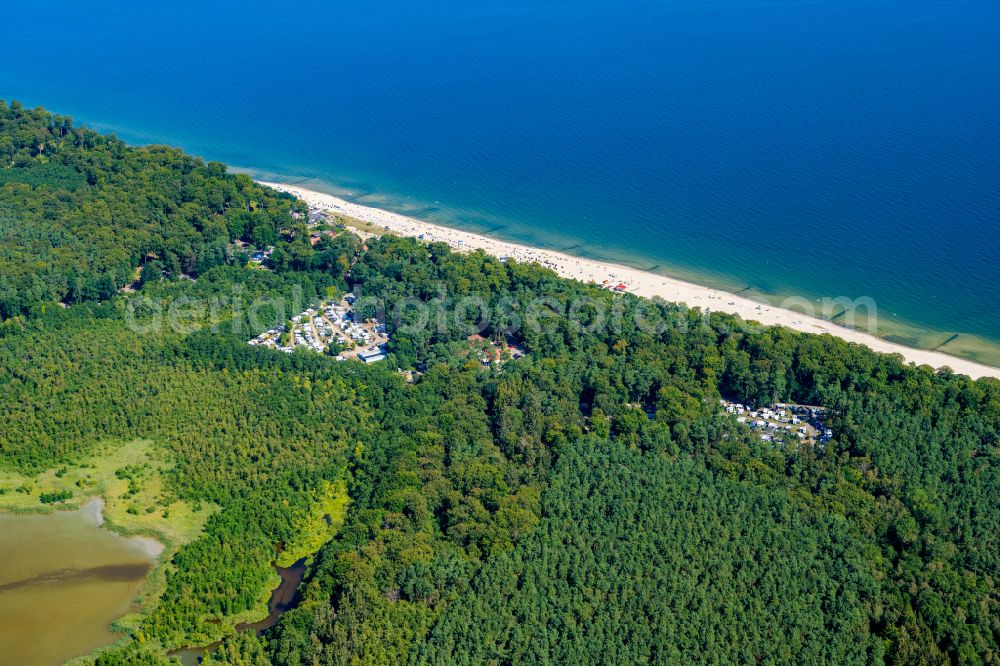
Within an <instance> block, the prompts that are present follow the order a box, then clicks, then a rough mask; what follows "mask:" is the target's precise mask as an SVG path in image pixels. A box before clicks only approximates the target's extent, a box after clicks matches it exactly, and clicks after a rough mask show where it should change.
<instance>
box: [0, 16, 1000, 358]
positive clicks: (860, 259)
mask: <svg viewBox="0 0 1000 666" xmlns="http://www.w3.org/2000/svg"><path fill="white" fill-rule="evenodd" d="M9 4H10V6H8V7H6V8H5V10H4V14H5V18H4V21H3V25H2V26H0V37H2V43H3V44H4V47H5V48H4V57H3V58H0V98H6V99H11V98H18V99H21V100H23V101H25V103H27V104H30V105H36V104H37V105H44V106H46V107H49V108H51V109H53V110H55V111H59V112H63V113H67V114H69V115H72V116H74V117H75V118H77V119H79V120H82V121H85V122H87V123H89V124H91V125H94V126H96V127H99V128H102V129H110V130H114V131H116V132H118V133H119V134H120V135H121V136H122V137H123V138H125V139H126V140H129V141H132V142H165V143H170V144H173V145H179V146H182V147H184V148H185V149H187V150H189V151H192V152H194V153H196V154H199V155H203V156H205V157H207V158H210V159H219V160H224V161H227V162H229V163H231V164H235V165H240V166H246V167H253V168H255V169H257V170H258V171H259V172H260V173H269V174H271V175H274V174H278V175H281V176H283V177H285V178H286V179H289V180H292V179H296V178H305V177H314V178H316V180H313V181H309V182H308V183H306V184H307V185H308V186H311V187H316V188H318V189H322V188H326V189H328V190H330V191H333V192H336V193H344V192H349V193H351V194H354V195H367V196H365V197H363V198H361V199H360V201H361V202H367V203H371V204H373V205H382V206H385V207H390V208H394V209H397V210H401V211H404V212H409V213H411V214H412V213H416V214H418V215H421V216H424V217H427V218H429V219H434V220H436V221H444V222H448V223H450V224H453V225H458V226H463V227H467V228H470V229H474V230H480V231H482V230H489V231H492V232H493V233H495V234H496V235H500V236H504V237H507V238H511V239H514V240H521V241H526V242H529V243H533V244H538V245H545V246H550V247H558V248H563V249H566V248H571V250H570V251H572V252H575V253H578V254H582V255H585V256H599V257H603V258H608V259H614V260H618V261H626V262H629V263H631V264H634V265H636V266H639V267H644V268H652V267H654V266H655V267H657V270H661V271H664V272H667V273H669V274H672V275H676V276H679V277H684V278H688V279H696V280H700V281H703V282H708V283H711V284H714V285H717V286H722V287H726V288H729V289H733V290H736V289H742V288H744V287H751V292H749V293H751V294H756V295H758V296H759V295H761V294H780V295H788V294H799V295H803V296H805V297H807V298H809V299H814V298H817V297H821V296H848V297H850V298H857V297H862V296H870V297H872V298H874V299H875V300H876V301H877V303H878V305H879V313H880V317H881V319H880V324H882V329H883V332H895V333H896V334H897V335H899V336H905V337H907V338H908V339H909V340H910V341H911V342H915V343H919V344H923V345H925V346H933V345H934V344H937V343H938V342H942V341H944V340H945V339H947V338H948V337H949V335H951V334H952V333H954V332H959V333H962V334H964V335H963V336H961V337H960V338H959V340H956V341H954V342H952V343H950V346H949V347H948V348H947V349H948V350H951V351H953V352H960V351H962V349H963V347H962V345H963V343H966V347H965V348H964V349H965V352H966V353H967V354H969V355H973V356H975V355H976V354H977V353H978V355H979V358H981V359H985V360H989V359H994V358H995V359H997V360H994V362H998V360H1000V355H996V356H990V355H988V354H995V350H994V351H993V352H983V350H982V349H981V348H979V341H980V340H977V338H978V339H986V340H988V341H991V342H994V343H998V342H1000V314H998V311H997V306H998V305H1000V260H998V258H997V251H998V245H1000V39H998V35H1000V3H998V2H997V1H996V0H831V1H809V0H802V1H800V0H739V1H735V0H733V1H714V0H660V1H656V2H654V1H649V0H634V1H630V0H617V1H615V2H610V1H608V0H604V1H601V2H591V1H587V0H582V1H577V2H560V1H548V2H545V1H541V0H503V1H501V0H480V1H477V2H468V1H467V0H464V1H462V2H457V1H451V0H449V1H445V2H430V3H417V2H412V0H369V2H365V3H346V2H320V1H319V0H313V1H310V2H303V1H293V2H283V3H276V2H273V0H271V1H269V2H262V1H259V0H241V1H240V2H236V1H222V2H213V1H211V0H199V1H198V2H189V1H187V0H181V1H176V0H175V1H172V2H152V1H147V2H127V1H124V0H123V1H121V2H114V1H110V0H95V1H93V2H87V3H84V2H81V1H79V0H74V1H68V0H52V1H50V2H45V3H23V2H22V3H9ZM893 316H894V317H895V318H896V319H898V320H900V321H905V322H910V323H912V324H917V325H919V326H920V327H921V329H922V330H916V329H913V328H909V329H905V330H904V329H902V328H894V327H893V325H892V322H890V321H889V318H892V317H893ZM977 350H978V351H977ZM984 354H986V355H984Z"/></svg>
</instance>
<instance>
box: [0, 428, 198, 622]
mask: <svg viewBox="0 0 1000 666" xmlns="http://www.w3.org/2000/svg"><path fill="white" fill-rule="evenodd" d="M169 466H170V463H168V462H166V461H165V460H164V459H163V457H162V455H161V454H160V452H159V451H158V450H157V449H156V448H155V447H154V446H153V444H152V442H150V441H149V440H134V441H131V442H124V443H122V442H107V443H105V444H103V445H102V446H100V447H98V448H97V449H95V450H93V451H91V452H90V453H89V454H88V455H86V456H84V457H81V458H78V459H76V460H74V461H73V462H67V463H65V464H62V465H59V466H57V467H54V468H52V469H49V470H47V471H45V472H42V473H40V474H37V475H34V476H28V475H25V474H21V473H19V472H15V471H10V470H0V511H4V512H8V513H27V512H40V513H47V512H52V511H65V510H73V509H78V508H79V507H81V506H82V505H84V504H85V503H86V502H87V501H88V500H89V499H90V498H93V497H100V498H102V499H103V500H104V520H105V524H106V526H107V527H108V528H110V529H112V530H114V531H115V532H118V533H120V534H123V535H126V536H146V537H151V538H153V539H155V540H157V541H158V542H160V543H161V544H163V546H164V552H163V554H162V555H161V556H160V558H159V562H160V565H159V566H157V567H156V568H155V569H154V570H153V571H152V572H151V573H150V576H149V579H148V581H147V584H146V585H145V586H144V587H143V592H142V596H141V597H140V599H139V600H138V606H139V607H140V608H144V607H145V606H146V605H147V604H148V603H150V602H152V601H155V600H156V599H157V598H159V596H160V594H161V593H162V591H163V587H164V585H165V584H166V568H167V566H169V565H168V564H167V563H168V562H169V561H170V557H171V556H172V554H173V553H174V552H176V550H177V549H178V548H180V547H181V546H182V545H183V544H185V543H187V542H188V541H191V540H192V539H194V538H195V537H196V536H197V535H198V534H199V533H200V532H201V530H202V527H203V526H204V525H205V521H206V520H208V517H209V516H210V515H211V514H212V512H213V511H214V510H215V507H213V506H208V507H206V506H204V505H203V506H201V507H194V506H191V505H190V504H189V503H187V502H184V501H181V500H178V499H176V498H174V497H172V496H171V495H170V493H168V492H166V491H165V489H164V486H163V476H162V474H163V472H164V471H165V470H166V469H168V468H169ZM135 621H136V617H135V616H134V615H130V616H126V617H124V618H122V619H121V620H119V621H118V622H117V623H116V625H121V626H122V627H125V626H129V625H130V624H131V623H133V622H135Z"/></svg>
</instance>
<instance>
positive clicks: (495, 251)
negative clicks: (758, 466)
mask: <svg viewBox="0 0 1000 666" xmlns="http://www.w3.org/2000/svg"><path fill="white" fill-rule="evenodd" d="M257 182H258V183H260V184H261V185H264V186H266V187H271V188H274V189H276V190H278V191H280V192H287V193H289V194H292V195H294V196H296V197H298V198H300V199H302V200H303V201H305V202H307V203H309V204H311V205H314V206H317V207H319V208H323V209H326V210H329V211H331V212H333V213H335V214H336V213H341V214H343V215H347V216H349V217H352V218H355V219H357V220H360V221H361V222H365V223H367V224H370V225H373V226H377V227H380V228H382V229H384V230H386V231H387V232H389V233H393V234H396V235H399V236H412V237H420V238H421V240H425V241H429V242H430V241H440V242H445V243H447V244H448V245H450V246H451V247H452V249H454V250H458V251H472V250H483V251H484V252H486V253H487V254H490V255H493V256H495V257H498V258H499V257H511V258H513V259H516V260H517V261H520V262H537V263H539V264H541V265H543V266H545V267H547V268H550V269H552V270H554V271H555V272H556V273H557V274H559V275H560V276H561V277H565V278H570V279H574V280H579V281H581V282H592V283H596V284H615V285H617V284H619V283H621V284H625V285H627V289H626V291H627V292H628V293H632V294H635V295H637V296H643V297H646V298H652V297H654V296H659V297H660V298H662V299H664V300H665V301H670V302H677V303H682V304H684V305H686V306H688V307H698V308H701V309H702V310H712V311H715V312H724V313H727V314H734V315H739V316H740V317H742V318H743V319H744V320H747V321H756V322H759V323H761V324H764V325H766V326H784V327H786V328H790V329H793V330H796V331H800V332H803V333H819V334H821V333H829V334H830V335H833V336H836V337H838V338H841V339H844V340H847V341H848V342H856V343H859V344H863V345H865V346H867V347H869V348H870V349H873V350H874V351H877V352H881V353H888V354H900V355H901V356H902V357H903V358H904V359H905V360H906V361H907V362H910V363H915V364H916V365H929V366H931V367H933V368H935V369H937V368H941V367H942V366H947V367H949V368H951V370H952V371H953V372H955V373H957V374H963V375H968V376H970V377H972V378H973V379H979V378H980V377H994V378H997V379H1000V368H997V367H993V366H989V365H986V364H983V363H977V362H975V361H970V360H967V359H964V358H961V357H958V356H952V355H950V354H946V353H944V352H939V351H930V350H924V349H917V348H915V347H908V346H906V345H902V344H899V343H896V342H890V341H888V340H885V339H882V338H880V337H878V336H875V335H872V334H870V333H865V332H862V331H859V330H855V329H850V328H847V327H844V326H840V325H838V324H836V323H833V322H831V321H827V320H825V319H820V318H819V317H814V316H810V315H806V314H802V313H799V312H795V311H793V310H787V309H783V308H779V307H776V306H772V305H767V304H763V303H759V302H757V301H754V300H751V299H749V298H746V297H743V296H739V295H736V294H733V293H730V292H727V291H724V290H721V289H715V288H712V287H706V286H702V285H698V284H694V283H691V282H685V281H683V280H679V279H677V278H671V277H667V276H665V275H658V274H656V273H650V272H647V271H643V270H639V269H636V268H630V267H628V266H622V265H620V264H614V263H611V262H605V261H597V260H594V259H585V258H583V257H576V256H573V255H569V254H565V253H562V252H558V251H555V250H544V249H540V248H534V247H529V246H527V245H521V244H518V243H512V242H508V241H502V240H498V239H495V238H491V237H489V236H484V235H482V234H477V233H473V232H469V231H462V230H460V229H455V228H452V227H446V226H443V225H440V224H435V223H432V222H424V221H422V220H418V219H415V218H412V217H407V216H405V215H401V214H399V213H393V212H391V211H387V210H382V209H380V208H372V207H370V206H364V205H361V204H356V203H352V202H350V201H347V200H346V199H342V198H340V197H336V196H333V195H331V194H325V193H322V192H317V191H315V190H310V189H308V188H305V187H300V186H298V185H286V184H283V183H275V182H269V181H257ZM372 235H375V234H372ZM797 300H798V302H800V303H801V302H805V301H804V300H803V299H797Z"/></svg>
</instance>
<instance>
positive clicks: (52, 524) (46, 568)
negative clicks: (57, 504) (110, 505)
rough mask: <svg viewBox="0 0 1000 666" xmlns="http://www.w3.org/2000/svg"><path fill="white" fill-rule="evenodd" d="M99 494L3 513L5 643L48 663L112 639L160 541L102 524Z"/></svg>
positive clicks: (0, 646) (0, 562)
mask: <svg viewBox="0 0 1000 666" xmlns="http://www.w3.org/2000/svg"><path fill="white" fill-rule="evenodd" d="M101 508H102V505H101V503H100V502H99V501H97V500H94V501H91V502H89V503H88V504H86V505H85V506H84V507H83V508H81V509H78V510H76V511H63V512H56V513H52V514H0V651H2V655H3V657H2V661H3V662H4V663H10V664H19V665H20V666H47V665H50V664H58V663H61V662H62V661H64V660H66V659H69V658H72V657H75V656H79V655H82V654H86V653H87V652H90V651H91V650H94V649H95V648H98V647H101V646H102V645H107V644H109V643H113V642H114V641H115V640H116V639H117V638H118V637H117V635H116V634H115V633H114V632H112V631H111V627H110V625H111V623H112V622H113V621H114V620H116V619H118V618H120V617H121V616H122V615H124V614H126V613H127V612H129V610H130V609H131V607H132V602H133V600H134V599H135V597H136V595H137V594H139V592H140V590H141V589H142V585H143V583H144V582H145V579H146V574H147V573H148V572H149V569H150V567H152V565H153V562H154V561H155V559H156V555H157V554H158V550H159V549H158V547H157V546H158V544H155V542H150V541H149V540H145V539H137V538H132V539H128V538H125V537H122V536H120V535H118V534H115V533H114V532H111V531H110V530H107V529H103V528H102V527H101V523H102V518H101Z"/></svg>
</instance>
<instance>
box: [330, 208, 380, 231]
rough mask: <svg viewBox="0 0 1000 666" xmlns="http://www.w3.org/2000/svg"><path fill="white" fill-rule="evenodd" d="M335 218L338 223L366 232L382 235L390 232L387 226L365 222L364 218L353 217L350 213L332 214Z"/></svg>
mask: <svg viewBox="0 0 1000 666" xmlns="http://www.w3.org/2000/svg"><path fill="white" fill-rule="evenodd" d="M331 216H332V217H333V219H334V220H336V221H337V222H338V223H340V224H343V225H344V226H345V227H348V228H350V229H355V230H357V231H362V232H364V233H366V234H372V235H374V236H382V235H383V234H386V233H389V232H387V231H386V229H385V227H380V226H378V225H377V224H372V223H371V222H365V221H364V220H359V219H358V218H356V217H351V216H350V215H344V214H343V213H334V214H331Z"/></svg>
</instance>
